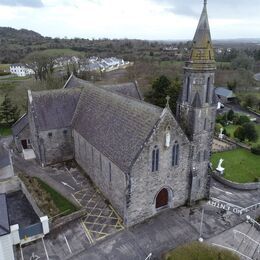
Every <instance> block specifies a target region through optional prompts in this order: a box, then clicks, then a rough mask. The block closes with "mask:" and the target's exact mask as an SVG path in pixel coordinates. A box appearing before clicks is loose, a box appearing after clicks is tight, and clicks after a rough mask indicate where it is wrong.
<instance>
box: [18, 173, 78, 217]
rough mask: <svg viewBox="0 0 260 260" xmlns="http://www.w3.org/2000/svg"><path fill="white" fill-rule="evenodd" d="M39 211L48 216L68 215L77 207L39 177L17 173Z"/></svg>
mask: <svg viewBox="0 0 260 260" xmlns="http://www.w3.org/2000/svg"><path fill="white" fill-rule="evenodd" d="M19 177H20V178H21V180H22V181H23V183H24V184H25V186H26V187H27V189H28V190H29V192H30V193H31V195H32V196H33V198H34V200H35V201H36V204H37V205H38V207H39V208H40V209H41V211H42V212H43V213H44V214H46V215H48V216H49V217H54V216H57V215H59V216H64V215H69V214H71V213H73V212H75V211H77V208H76V207H75V206H74V205H73V204H72V203H71V202H70V201H68V200H67V199H66V198H64V197H63V196H62V195H60V194H59V193H58V192H57V191H55V190H54V189H53V188H51V187H50V186H49V185H48V184H46V183H45V182H43V181H42V180H40V179H39V178H34V177H30V176H27V175H24V174H19Z"/></svg>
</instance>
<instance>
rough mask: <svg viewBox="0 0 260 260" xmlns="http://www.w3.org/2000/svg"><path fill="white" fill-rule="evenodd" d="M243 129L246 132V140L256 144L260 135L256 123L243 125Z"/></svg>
mask: <svg viewBox="0 0 260 260" xmlns="http://www.w3.org/2000/svg"><path fill="white" fill-rule="evenodd" d="M243 128H244V131H245V138H246V139H248V141H250V142H256V141H257V139H258V134H257V131H256V127H255V125H254V123H252V122H250V123H245V124H243Z"/></svg>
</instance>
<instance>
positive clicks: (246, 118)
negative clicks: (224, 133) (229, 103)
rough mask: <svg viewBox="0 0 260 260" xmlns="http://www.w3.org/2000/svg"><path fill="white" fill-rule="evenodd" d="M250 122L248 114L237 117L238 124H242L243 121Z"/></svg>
mask: <svg viewBox="0 0 260 260" xmlns="http://www.w3.org/2000/svg"><path fill="white" fill-rule="evenodd" d="M249 122H250V119H249V117H248V116H240V117H239V119H238V122H237V123H238V125H243V124H245V123H249Z"/></svg>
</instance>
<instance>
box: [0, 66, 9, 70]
mask: <svg viewBox="0 0 260 260" xmlns="http://www.w3.org/2000/svg"><path fill="white" fill-rule="evenodd" d="M9 68H10V64H0V70H8V71H9Z"/></svg>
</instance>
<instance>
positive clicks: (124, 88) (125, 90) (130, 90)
mask: <svg viewBox="0 0 260 260" xmlns="http://www.w3.org/2000/svg"><path fill="white" fill-rule="evenodd" d="M102 87H103V88H104V89H106V90H110V91H114V92H117V93H119V94H123V95H125V96H129V97H133V98H136V99H140V100H143V97H142V95H141V93H140V91H139V89H138V86H137V84H136V83H134V82H130V83H122V84H115V85H104V86H102Z"/></svg>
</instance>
